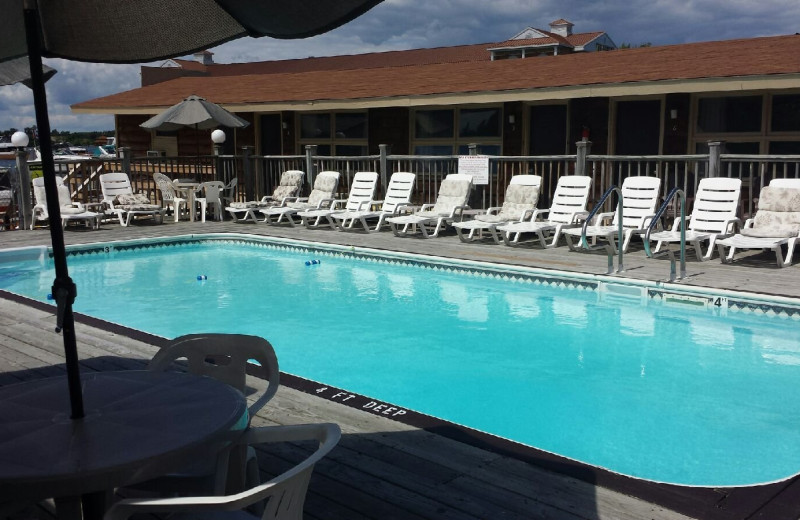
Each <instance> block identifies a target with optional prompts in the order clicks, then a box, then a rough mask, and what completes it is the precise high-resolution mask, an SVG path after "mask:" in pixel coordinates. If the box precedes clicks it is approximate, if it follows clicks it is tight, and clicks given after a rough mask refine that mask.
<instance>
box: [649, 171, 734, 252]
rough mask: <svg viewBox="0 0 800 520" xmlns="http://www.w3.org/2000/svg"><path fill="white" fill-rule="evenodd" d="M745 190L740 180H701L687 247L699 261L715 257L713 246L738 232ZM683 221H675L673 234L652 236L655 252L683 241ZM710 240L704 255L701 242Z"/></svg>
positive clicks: (687, 237) (690, 223)
mask: <svg viewBox="0 0 800 520" xmlns="http://www.w3.org/2000/svg"><path fill="white" fill-rule="evenodd" d="M741 189H742V181H741V180H740V179H731V178H728V177H711V178H705V179H701V180H700V182H699V183H698V185H697V193H696V194H695V198H694V207H693V208H692V214H691V215H690V216H689V223H688V225H687V226H686V244H687V245H691V246H692V247H694V251H695V254H696V255H697V259H698V260H700V261H706V260H709V259H710V258H711V256H712V255H713V254H714V244H715V243H716V241H717V240H719V239H720V238H726V237H729V236H730V235H732V234H733V233H734V231H735V226H736V225H738V224H740V223H741V221H740V220H739V218H738V217H737V216H736V211H737V210H738V208H739V196H740V193H741ZM680 227H681V219H680V217H678V218H676V219H675V222H674V223H673V225H672V230H670V231H659V232H657V233H652V234H651V235H650V240H651V241H653V240H655V241H657V242H658V244H657V245H656V248H655V251H654V252H656V253H657V252H658V251H659V250H660V249H661V246H662V245H663V244H665V243H669V242H680V241H681V233H680ZM706 240H708V250H707V251H706V253H705V254H703V248H702V242H705V241H706Z"/></svg>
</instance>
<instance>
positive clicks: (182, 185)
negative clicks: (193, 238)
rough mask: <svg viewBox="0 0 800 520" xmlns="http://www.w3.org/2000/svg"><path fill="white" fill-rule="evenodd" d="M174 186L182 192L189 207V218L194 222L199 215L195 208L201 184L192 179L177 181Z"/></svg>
mask: <svg viewBox="0 0 800 520" xmlns="http://www.w3.org/2000/svg"><path fill="white" fill-rule="evenodd" d="M172 185H173V186H174V187H175V189H176V190H178V191H180V193H181V195H183V196H184V198H185V199H186V205H187V206H189V218H190V219H191V220H192V222H194V219H195V216H196V215H197V208H196V207H195V198H196V197H197V191H198V190H199V189H200V186H201V184H200V183H199V182H195V181H193V180H191V179H175V180H174V181H172Z"/></svg>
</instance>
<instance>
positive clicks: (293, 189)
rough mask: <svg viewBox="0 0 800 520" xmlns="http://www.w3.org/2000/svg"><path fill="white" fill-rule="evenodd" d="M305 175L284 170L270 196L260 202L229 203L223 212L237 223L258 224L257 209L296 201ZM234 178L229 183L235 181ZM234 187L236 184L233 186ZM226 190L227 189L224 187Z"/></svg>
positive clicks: (295, 171) (300, 172)
mask: <svg viewBox="0 0 800 520" xmlns="http://www.w3.org/2000/svg"><path fill="white" fill-rule="evenodd" d="M305 175H306V174H305V173H304V172H302V171H300V170H286V171H285V172H283V173H282V174H281V179H280V181H279V182H278V185H277V186H275V189H274V190H273V191H272V195H264V196H263V197H261V200H257V201H250V202H231V203H230V204H228V206H227V207H226V208H225V211H227V212H228V213H230V214H231V217H233V220H235V221H237V222H245V221H247V220H252V221H253V222H258V218H257V217H256V211H258V210H259V209H264V208H269V207H273V206H285V205H286V203H287V202H289V201H293V200H297V197H298V196H299V195H300V188H302V187H303V178H304V177H305ZM235 180H236V178H235V177H234V179H233V180H232V181H231V182H232V183H233V181H235ZM233 185H234V186H236V184H235V183H234V184H233ZM226 189H227V187H226Z"/></svg>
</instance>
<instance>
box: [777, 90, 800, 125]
mask: <svg viewBox="0 0 800 520" xmlns="http://www.w3.org/2000/svg"><path fill="white" fill-rule="evenodd" d="M770 130H772V131H773V132H797V131H800V94H794V95H780V96H773V97H772V124H771V125H770Z"/></svg>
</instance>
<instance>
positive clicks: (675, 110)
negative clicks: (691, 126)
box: [669, 108, 678, 119]
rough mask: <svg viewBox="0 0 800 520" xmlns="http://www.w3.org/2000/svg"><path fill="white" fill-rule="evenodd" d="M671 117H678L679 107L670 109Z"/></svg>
mask: <svg viewBox="0 0 800 520" xmlns="http://www.w3.org/2000/svg"><path fill="white" fill-rule="evenodd" d="M669 117H670V119H678V109H677V108H673V109H672V110H670V111H669Z"/></svg>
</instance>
